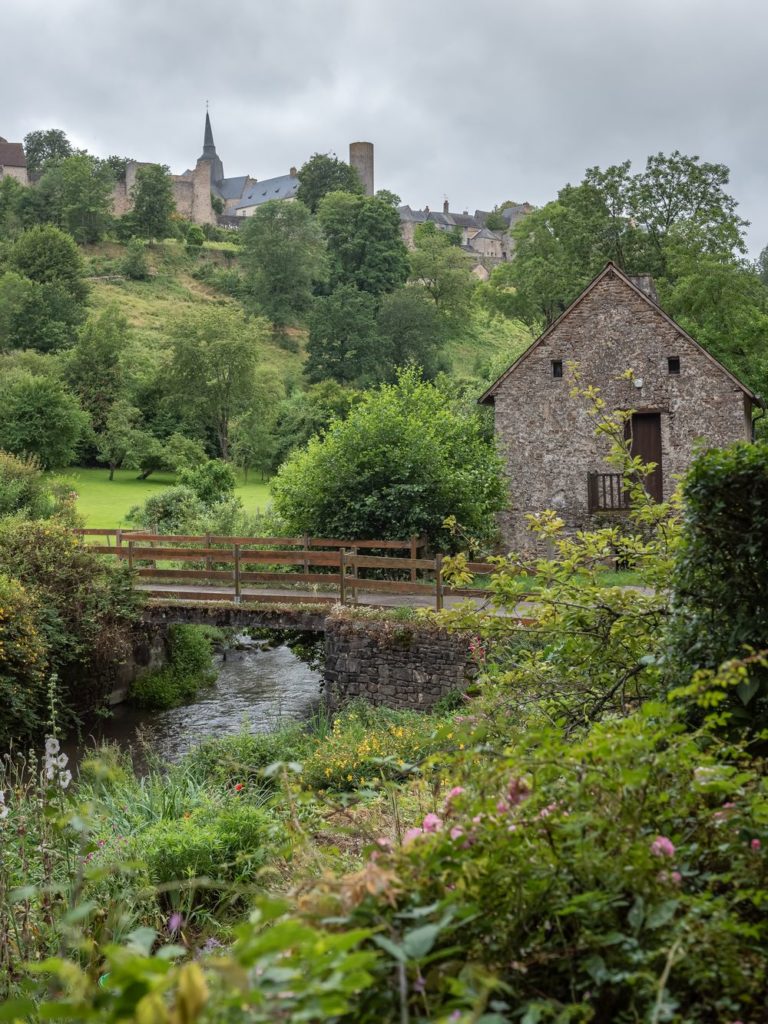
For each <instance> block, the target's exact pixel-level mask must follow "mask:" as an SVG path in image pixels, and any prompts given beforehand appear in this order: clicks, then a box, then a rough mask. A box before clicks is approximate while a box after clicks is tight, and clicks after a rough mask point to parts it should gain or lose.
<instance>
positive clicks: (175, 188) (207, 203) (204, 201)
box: [112, 160, 216, 224]
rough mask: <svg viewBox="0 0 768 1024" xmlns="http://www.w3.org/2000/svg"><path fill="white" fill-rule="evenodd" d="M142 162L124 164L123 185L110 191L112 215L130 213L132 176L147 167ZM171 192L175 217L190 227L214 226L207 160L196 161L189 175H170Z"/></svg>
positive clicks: (132, 161) (209, 166) (134, 182)
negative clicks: (189, 224)
mask: <svg viewBox="0 0 768 1024" xmlns="http://www.w3.org/2000/svg"><path fill="white" fill-rule="evenodd" d="M149 166H150V164H149V163H148V162H146V161H144V162H142V163H139V162H138V161H136V160H130V161H129V162H128V163H127V164H126V169H125V181H119V182H117V184H116V185H115V187H114V188H113V190H112V213H113V215H114V216H115V217H122V216H124V215H125V214H126V213H130V211H131V210H132V209H133V200H132V198H131V191H132V189H133V186H134V185H135V184H136V172H137V170H138V169H139V168H140V167H149ZM171 189H172V192H173V201H174V203H175V205H176V213H177V214H178V215H179V216H180V217H183V218H184V220H191V221H192V222H193V223H194V224H215V223H216V214H215V213H214V211H213V207H212V206H211V165H210V163H209V162H208V161H207V160H198V162H197V166H196V167H195V169H194V171H192V173H191V175H189V176H187V175H184V174H172V175H171Z"/></svg>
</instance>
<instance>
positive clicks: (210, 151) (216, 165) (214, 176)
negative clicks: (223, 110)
mask: <svg viewBox="0 0 768 1024" xmlns="http://www.w3.org/2000/svg"><path fill="white" fill-rule="evenodd" d="M201 160H207V161H209V162H210V165H211V182H212V183H213V184H215V183H216V182H217V181H222V180H223V178H224V167H223V166H222V163H221V160H220V159H219V154H218V153H217V152H216V146H215V144H214V141H213V129H212V128H211V118H210V115H209V113H208V101H207V100H206V103H205V133H204V135H203V153H202V156H200V157H198V161H197V162H198V164H199V163H200V161H201Z"/></svg>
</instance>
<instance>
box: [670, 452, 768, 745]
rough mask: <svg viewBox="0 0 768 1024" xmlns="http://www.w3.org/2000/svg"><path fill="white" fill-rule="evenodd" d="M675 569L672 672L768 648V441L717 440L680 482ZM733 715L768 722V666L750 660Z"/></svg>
mask: <svg viewBox="0 0 768 1024" xmlns="http://www.w3.org/2000/svg"><path fill="white" fill-rule="evenodd" d="M683 500H684V505H683V509H684V514H683V537H682V547H681V550H680V552H679V557H678V559H677V564H676V568H675V573H674V577H673V590H674V603H673V620H672V629H671V640H670V674H671V675H672V677H673V679H674V680H675V681H677V682H683V683H685V682H686V680H687V679H688V678H690V675H691V673H692V671H694V670H695V669H701V668H704V669H715V668H717V666H718V665H719V664H720V663H721V662H723V661H725V660H726V659H729V658H740V657H743V655H744V654H745V652H749V651H750V650H754V651H765V650H766V649H768V571H766V567H767V566H768V443H766V442H759V443H757V444H747V443H740V444H736V445H733V446H731V447H730V448H714V449H711V450H710V451H707V452H704V453H702V454H701V455H699V457H698V458H696V459H695V460H694V462H693V464H692V466H691V469H690V471H689V473H688V475H687V477H686V479H685V482H684V485H683ZM729 712H730V716H731V720H732V722H734V723H735V722H739V723H741V724H742V725H743V724H746V723H747V722H749V723H751V726H752V727H753V728H763V727H764V726H765V725H766V723H767V722H768V671H766V670H765V668H763V667H761V666H760V665H759V664H755V665H754V666H753V667H751V668H750V669H749V672H748V673H747V675H746V676H745V678H744V680H743V682H742V683H741V684H740V685H739V686H738V687H737V688H736V691H735V694H734V697H733V699H732V701H731V703H730V707H729Z"/></svg>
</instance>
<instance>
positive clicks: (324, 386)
mask: <svg viewBox="0 0 768 1024" xmlns="http://www.w3.org/2000/svg"><path fill="white" fill-rule="evenodd" d="M359 400H360V392H359V391H355V390H354V389H353V388H349V387H344V386H343V385H341V384H339V383H338V381H335V380H324V381H321V382H320V383H319V384H313V385H312V387H309V388H307V389H306V390H302V389H296V390H295V391H292V392H291V394H290V395H288V397H287V398H285V399H283V401H282V402H281V403H280V405H279V406H278V408H277V410H276V421H275V427H274V435H275V451H274V458H273V465H275V466H279V465H280V463H281V462H283V461H284V460H285V458H286V456H287V455H288V453H289V452H291V451H293V449H294V448H300V447H302V446H303V445H305V444H306V443H307V441H309V439H310V437H314V436H315V434H322V433H323V431H324V430H325V429H326V428H327V427H328V425H329V423H330V422H331V421H332V420H334V419H344V418H345V417H346V416H347V415H348V413H349V410H350V409H351V408H352V406H353V405H355V403H356V402H358V401H359Z"/></svg>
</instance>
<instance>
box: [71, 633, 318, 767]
mask: <svg viewBox="0 0 768 1024" xmlns="http://www.w3.org/2000/svg"><path fill="white" fill-rule="evenodd" d="M214 665H215V667H216V668H217V669H218V677H217V679H216V682H215V683H214V684H213V686H210V687H204V688H203V689H201V690H200V692H199V693H198V695H197V697H196V698H195V700H194V701H193V702H192V703H191V704H183V705H181V706H180V707H175V708H169V709H168V710H167V711H150V710H140V709H138V708H135V707H131V705H130V704H119V705H117V706H116V707H114V708H112V714H111V716H110V717H109V718H105V719H102V720H99V721H97V722H96V723H91V724H90V728H89V730H88V732H87V733H86V736H85V744H84V745H85V746H86V747H88V746H90V745H91V744H92V742H93V740H94V739H95V740H99V741H104V742H111V743H117V744H118V745H119V746H120V747H122V748H123V749H126V750H131V751H132V753H133V754H134V761H135V762H137V767H140V766H141V764H142V762H145V758H144V757H142V754H141V751H142V749H143V748H147V749H149V750H151V752H152V754H153V755H154V756H156V757H159V758H161V759H162V760H164V761H178V760H179V758H180V757H182V756H183V755H184V754H186V753H187V751H189V750H190V749H191V748H192V747H194V746H196V745H197V744H198V743H199V742H200V741H201V740H202V739H204V738H206V737H210V736H215V737H220V736H227V735H231V734H232V733H237V732H240V730H241V729H243V728H247V729H248V731H249V732H268V731H269V730H271V729H274V728H276V727H277V726H279V725H281V724H284V723H286V722H292V721H296V720H302V719H306V718H308V717H309V716H310V715H311V714H312V712H313V711H314V709H315V708H316V707H317V706H318V704H319V703H320V699H321V695H320V682H321V680H322V676H321V674H320V673H319V672H316V671H314V670H313V669H311V668H309V667H308V666H307V665H306V664H305V663H304V662H303V661H300V660H299V658H297V657H296V655H295V654H293V652H292V651H291V650H290V649H289V648H288V647H273V648H266V649H260V648H258V647H254V648H250V649H247V650H228V651H227V652H226V657H222V656H221V655H217V656H216V657H215V658H214ZM91 737H92V738H93V739H91ZM79 746H80V750H81V751H82V747H83V744H80V745H79Z"/></svg>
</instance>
